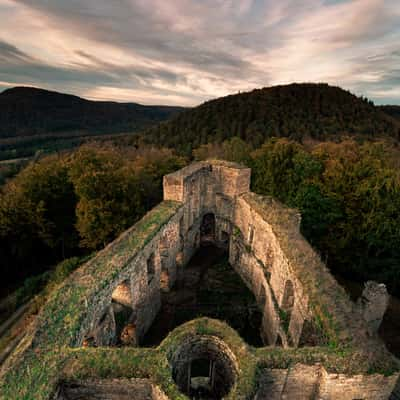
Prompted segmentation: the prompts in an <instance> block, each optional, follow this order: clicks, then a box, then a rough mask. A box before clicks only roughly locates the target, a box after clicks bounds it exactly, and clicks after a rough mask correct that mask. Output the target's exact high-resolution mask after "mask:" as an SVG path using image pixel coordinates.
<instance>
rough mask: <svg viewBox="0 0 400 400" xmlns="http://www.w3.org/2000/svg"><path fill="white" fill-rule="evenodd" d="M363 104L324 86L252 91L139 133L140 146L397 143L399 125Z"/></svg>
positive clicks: (186, 147)
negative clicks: (346, 140) (278, 140)
mask: <svg viewBox="0 0 400 400" xmlns="http://www.w3.org/2000/svg"><path fill="white" fill-rule="evenodd" d="M384 111H385V109H381V108H379V107H376V106H374V104H373V103H372V102H371V101H369V100H368V99H366V98H363V97H357V96H355V95H353V94H351V93H350V92H348V91H346V90H343V89H341V88H339V87H333V86H329V85H327V84H311V83H305V84H291V85H286V86H274V87H270V88H264V89H256V90H253V91H251V92H248V93H239V94H235V95H230V96H226V97H222V98H219V99H216V100H212V101H208V102H206V103H204V104H202V105H200V106H198V107H196V108H193V109H189V110H186V111H184V112H182V113H180V114H178V115H176V116H175V117H174V118H172V119H171V120H170V121H168V122H164V123H161V124H159V125H157V126H154V127H151V128H149V129H148V130H146V131H145V132H144V137H145V140H146V141H148V142H149V143H157V144H161V145H166V146H170V147H175V148H178V149H181V150H183V151H184V152H185V153H187V154H189V153H190V151H191V149H193V148H196V147H198V146H199V145H201V144H205V143H209V142H214V141H217V142H222V141H224V140H225V139H228V138H230V137H234V136H237V137H240V138H241V139H243V140H244V141H246V143H248V144H250V145H251V146H252V147H254V148H256V147H259V146H260V145H261V144H262V143H263V142H264V141H265V140H266V139H268V138H270V137H288V138H291V139H294V140H297V141H302V140H303V139H305V138H308V137H311V138H314V139H317V140H321V141H323V140H338V138H340V137H343V136H362V137H365V138H372V137H374V138H376V137H380V136H389V137H392V138H395V139H399V138H400V122H397V121H396V120H395V119H394V118H392V117H391V116H389V115H387V114H385V112H384Z"/></svg>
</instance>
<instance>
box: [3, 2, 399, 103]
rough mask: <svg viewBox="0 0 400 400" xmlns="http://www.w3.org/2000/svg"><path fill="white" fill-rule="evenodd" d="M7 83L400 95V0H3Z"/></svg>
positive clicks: (100, 91) (107, 91) (140, 92)
mask: <svg viewBox="0 0 400 400" xmlns="http://www.w3.org/2000/svg"><path fill="white" fill-rule="evenodd" d="M0 17H1V20H2V24H1V26H0V89H1V88H6V87H10V86H15V85H32V86H40V87H44V88H47V89H55V90H59V91H65V92H69V93H76V94H78V95H82V96H84V97H88V98H93V99H101V100H119V101H135V102H142V103H145V104H180V105H196V104H199V103H201V102H203V101H205V100H208V99H211V98H215V97H219V96H223V95H226V94H230V93H235V92H238V91H244V90H250V89H253V88H255V87H263V86H269V85H274V84H283V83H289V82H293V81H297V82H301V81H306V82H322V81H323V82H328V83H331V84H335V85H340V86H343V87H345V88H346V89H350V90H352V91H354V92H355V93H357V94H362V95H364V96H368V97H370V98H371V99H373V100H375V101H376V102H379V103H385V102H392V103H393V102H395V103H399V104H400V95H398V93H399V88H400V74H399V68H398V65H399V57H400V56H399V55H400V3H399V2H398V0H347V1H346V0H342V1H335V0H280V1H275V0H265V1H262V0H203V1H201V2H199V1H197V0H169V1H165V0H119V1H118V2H110V1H107V0H68V1H64V0H52V1H51V2H49V1H47V0H0Z"/></svg>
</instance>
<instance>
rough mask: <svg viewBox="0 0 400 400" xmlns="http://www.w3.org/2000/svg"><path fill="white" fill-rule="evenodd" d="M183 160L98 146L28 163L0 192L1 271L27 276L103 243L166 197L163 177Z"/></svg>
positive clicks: (169, 153) (159, 152)
mask: <svg viewBox="0 0 400 400" xmlns="http://www.w3.org/2000/svg"><path fill="white" fill-rule="evenodd" d="M185 162H186V161H185V159H183V158H181V157H178V156H176V155H174V154H173V152H172V151H171V150H165V149H164V150H163V149H155V148H148V149H147V148H145V149H140V150H137V149H135V148H132V149H131V148H124V149H121V148H117V147H114V146H111V145H109V146H106V145H101V146H100V145H96V144H92V145H85V146H82V147H81V148H79V149H78V150H77V151H75V152H73V153H70V154H64V155H59V156H48V157H44V158H42V159H41V160H39V161H37V162H33V163H31V164H29V166H28V167H27V168H25V169H24V170H23V171H22V172H21V173H19V174H18V175H17V176H16V177H15V178H14V179H12V180H10V181H9V182H8V183H7V184H6V185H5V186H4V187H3V190H2V192H1V194H0V253H1V258H2V269H3V271H2V272H5V273H7V274H8V276H9V277H10V281H12V280H13V279H21V278H22V277H26V276H29V275H31V274H34V273H36V272H39V271H41V270H43V269H44V268H45V267H46V266H48V265H49V264H51V263H54V262H56V261H58V260H61V259H63V258H65V257H67V256H71V255H75V254H80V253H82V251H85V249H87V250H90V249H99V248H101V247H102V246H105V245H106V244H107V243H109V242H110V241H111V240H112V239H114V238H115V237H116V236H117V235H118V234H120V233H121V232H122V231H124V230H125V229H126V228H128V227H129V226H131V225H132V224H133V223H135V222H136V221H137V220H138V219H140V218H141V217H142V216H143V214H144V213H145V212H146V211H147V210H149V209H150V208H152V207H153V206H154V205H155V204H156V203H158V202H159V201H160V200H161V199H162V184H161V183H162V176H163V175H164V174H167V173H169V172H172V171H174V170H176V169H179V168H181V167H182V166H184V165H185Z"/></svg>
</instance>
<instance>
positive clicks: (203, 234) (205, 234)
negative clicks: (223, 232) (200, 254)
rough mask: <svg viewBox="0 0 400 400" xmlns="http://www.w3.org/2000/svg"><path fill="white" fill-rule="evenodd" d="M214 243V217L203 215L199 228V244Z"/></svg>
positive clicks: (212, 215)
mask: <svg viewBox="0 0 400 400" xmlns="http://www.w3.org/2000/svg"><path fill="white" fill-rule="evenodd" d="M214 242H215V215H214V214H213V213H209V214H205V215H204V217H203V220H202V223H201V226H200V243H201V245H207V244H210V243H214Z"/></svg>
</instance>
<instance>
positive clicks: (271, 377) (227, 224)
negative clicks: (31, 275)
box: [0, 161, 399, 400]
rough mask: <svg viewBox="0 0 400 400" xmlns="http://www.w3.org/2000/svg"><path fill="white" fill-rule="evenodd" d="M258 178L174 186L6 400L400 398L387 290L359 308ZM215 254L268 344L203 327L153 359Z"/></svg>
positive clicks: (232, 168)
mask: <svg viewBox="0 0 400 400" xmlns="http://www.w3.org/2000/svg"><path fill="white" fill-rule="evenodd" d="M250 174H251V171H250V169H248V168H244V167H241V166H239V165H236V164H233V163H227V162H222V161H206V162H198V163H194V164H192V165H189V166H188V167H186V168H183V169H182V170H180V171H177V172H175V173H173V174H170V175H167V176H165V177H164V201H163V202H162V203H161V204H160V205H158V206H157V207H155V208H154V209H153V210H152V211H150V212H149V213H148V214H147V215H146V216H145V217H144V218H143V219H142V220H141V221H139V222H138V223H137V224H135V225H134V226H133V227H132V228H130V229H129V230H128V231H126V232H125V233H123V234H122V235H121V236H120V237H119V238H118V239H116V240H115V241H114V242H113V243H111V244H110V245H109V246H107V247H106V248H105V249H104V250H102V251H101V252H99V253H98V254H97V255H96V256H95V257H94V258H92V259H91V260H90V261H89V262H87V263H86V264H85V265H83V266H82V267H80V268H79V269H78V270H77V271H76V272H74V273H73V274H72V275H71V277H70V278H68V279H67V281H66V282H65V283H64V284H63V285H62V286H61V287H60V288H59V290H57V291H56V292H55V293H54V294H53V295H52V297H51V298H50V300H49V301H48V303H47V304H46V305H45V307H44V308H43V310H42V312H41V314H40V316H39V318H38V321H37V324H36V326H34V327H33V328H32V332H30V333H29V334H27V335H26V337H25V338H24V340H23V341H22V342H21V344H20V345H19V347H18V348H17V349H16V351H15V353H14V354H13V355H12V356H11V357H10V359H9V360H8V362H7V365H5V366H4V368H3V372H2V375H3V376H2V382H4V383H3V384H2V386H1V390H0V395H1V398H4V399H35V400H37V399H54V400H77V399H81V398H85V399H102V398H107V399H160V400H161V399H187V398H195V397H194V395H193V393H194V392H196V393H202V392H203V393H205V395H204V397H203V398H210V399H235V400H241V399H243V400H245V399H254V400H262V399H276V400H278V399H300V400H302V399H304V400H305V399H320V400H336V399H342V400H356V399H364V400H381V399H382V400H383V399H392V400H394V399H398V398H399V397H398V394H396V393H397V390H398V389H396V384H397V382H398V378H399V373H398V371H399V361H398V360H397V359H396V358H395V357H394V356H393V355H391V354H390V353H389V352H388V351H387V350H386V348H385V346H384V344H383V343H382V341H381V340H380V338H379V337H378V335H377V328H378V327H379V324H380V321H381V319H382V317H383V314H384V312H385V309H386V306H387V292H386V289H385V288H384V286H381V285H376V284H374V283H368V284H367V286H366V290H365V292H364V297H363V299H361V300H360V301H359V302H358V303H353V302H352V301H351V300H350V299H349V297H348V295H347V294H346V293H345V291H344V289H343V288H342V287H341V286H339V285H338V284H337V282H336V281H335V279H334V278H333V277H332V275H331V274H330V272H329V270H328V269H327V267H326V266H325V265H324V263H323V262H322V261H321V259H320V257H319V256H318V254H316V252H315V251H314V250H313V249H312V247H311V246H310V245H309V244H308V243H307V241H306V240H305V239H304V238H303V236H302V235H301V233H300V222H301V215H300V214H299V213H298V212H297V211H296V210H292V209H289V208H287V207H285V206H283V205H282V204H280V203H279V202H277V201H276V200H274V199H272V198H270V197H263V196H258V195H256V194H254V193H252V192H251V191H250ZM207 242H212V243H214V244H215V245H216V246H218V247H221V248H224V249H226V250H227V251H228V254H229V264H230V265H231V266H232V268H233V269H234V271H236V273H237V274H238V275H239V276H240V278H241V279H242V281H243V282H244V283H245V285H246V286H247V287H248V288H249V289H250V290H251V292H252V293H253V294H254V296H255V299H256V301H257V305H258V308H259V310H260V312H261V314H262V322H261V327H260V330H261V332H260V334H261V337H262V339H263V343H264V346H262V347H259V348H254V347H252V346H249V345H248V344H247V343H246V342H245V341H244V340H243V338H241V337H240V336H239V335H238V333H237V332H236V331H235V330H234V329H232V328H231V327H230V326H229V325H227V324H226V323H225V322H223V321H219V320H215V319H210V318H207V317H201V318H195V319H193V320H192V321H189V322H187V323H185V324H182V325H181V326H179V327H177V328H176V329H174V330H172V331H171V332H170V333H169V335H168V336H167V337H166V338H165V339H164V340H163V341H162V342H161V344H160V345H159V346H158V347H156V348H147V347H142V346H141V342H142V340H143V338H144V337H145V335H146V333H147V332H148V330H149V328H150V327H151V325H152V323H153V321H154V319H155V318H156V316H157V314H158V312H159V310H160V307H161V303H162V296H161V295H162V292H163V291H168V290H170V289H171V288H172V287H173V286H174V285H175V283H176V281H177V280H178V279H179V277H180V275H181V274H182V271H183V270H184V269H185V266H186V265H187V264H188V262H189V261H190V259H191V258H192V256H193V254H194V253H195V252H196V250H197V249H198V248H199V247H201V246H202V245H203V244H204V243H207ZM122 315H123V316H124V319H123V320H124V321H125V322H124V323H125V326H123V327H122V328H121V327H120V325H121V324H120V321H121V318H122V317H121V316H122ZM118 338H122V339H121V341H122V345H121V343H120V345H119V346H115V345H116V343H117V340H118ZM199 371H200V372H199Z"/></svg>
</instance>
